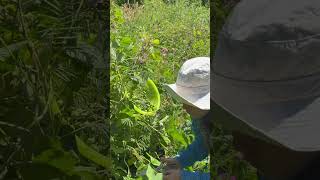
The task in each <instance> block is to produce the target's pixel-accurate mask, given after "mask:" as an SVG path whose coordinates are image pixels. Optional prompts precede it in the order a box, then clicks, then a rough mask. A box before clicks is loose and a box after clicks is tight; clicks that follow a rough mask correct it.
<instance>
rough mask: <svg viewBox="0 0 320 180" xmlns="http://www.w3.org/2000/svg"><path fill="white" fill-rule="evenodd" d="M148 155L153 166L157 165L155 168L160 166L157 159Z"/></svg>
mask: <svg viewBox="0 0 320 180" xmlns="http://www.w3.org/2000/svg"><path fill="white" fill-rule="evenodd" d="M147 155H148V156H149V157H150V162H151V164H153V165H155V166H160V164H161V163H160V161H158V160H157V159H156V158H154V157H152V156H151V155H150V154H149V153H147Z"/></svg>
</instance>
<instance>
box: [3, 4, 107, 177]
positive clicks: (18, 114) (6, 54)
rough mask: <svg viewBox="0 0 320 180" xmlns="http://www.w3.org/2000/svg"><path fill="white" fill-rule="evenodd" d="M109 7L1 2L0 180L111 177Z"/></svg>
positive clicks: (100, 5)
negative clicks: (106, 45)
mask: <svg viewBox="0 0 320 180" xmlns="http://www.w3.org/2000/svg"><path fill="white" fill-rule="evenodd" d="M106 7H107V6H106V4H103V3H101V2H100V3H97V1H89V0H81V1H76V0H70V1H64V0H53V1H47V0H30V1H22V0H1V1H0V75H1V79H0V87H1V88H0V134H1V136H0V166H1V167H0V179H8V180H10V179H24V180H37V179H39V180H44V179H46V180H47V179H48V180H49V179H86V180H91V179H92V180H93V179H105V178H106V177H108V176H109V177H110V166H111V165H110V158H109V157H108V156H106V154H107V152H108V149H109V143H108V141H107V139H108V137H109V132H108V126H107V125H108V123H106V120H107V114H106V87H107V86H106V79H107V72H106V67H107V66H106V59H107V56H106V55H107V53H106V52H107V50H106V47H105V44H106V43H105V39H106V35H107V33H106V25H105V24H106V23H105V22H106V17H107V9H106ZM76 134H77V139H75V135H76ZM99 152H100V153H99Z"/></svg>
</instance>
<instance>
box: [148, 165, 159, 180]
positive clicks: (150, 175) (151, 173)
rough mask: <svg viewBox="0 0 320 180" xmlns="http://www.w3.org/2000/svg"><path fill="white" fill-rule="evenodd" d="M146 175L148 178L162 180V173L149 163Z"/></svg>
mask: <svg viewBox="0 0 320 180" xmlns="http://www.w3.org/2000/svg"><path fill="white" fill-rule="evenodd" d="M146 176H147V177H148V179H149V180H162V173H157V172H156V171H155V170H154V169H152V167H151V166H150V165H148V168H147V172H146Z"/></svg>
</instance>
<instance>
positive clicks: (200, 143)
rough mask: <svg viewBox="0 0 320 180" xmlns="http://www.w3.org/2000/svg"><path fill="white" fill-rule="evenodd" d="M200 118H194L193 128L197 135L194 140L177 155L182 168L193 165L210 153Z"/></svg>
mask: <svg viewBox="0 0 320 180" xmlns="http://www.w3.org/2000/svg"><path fill="white" fill-rule="evenodd" d="M199 121H200V120H192V130H193V133H194V135H195V139H194V141H193V142H192V143H191V144H190V145H189V146H188V147H187V148H186V149H185V150H182V151H180V153H179V154H178V155H177V156H176V157H175V158H176V159H177V160H178V161H179V163H180V165H181V166H182V168H185V167H188V166H191V165H193V164H194V163H195V162H196V161H201V160H203V159H204V158H206V157H207V156H208V154H209V152H208V148H207V146H206V144H205V140H204V137H203V135H202V133H201V132H200V128H199Z"/></svg>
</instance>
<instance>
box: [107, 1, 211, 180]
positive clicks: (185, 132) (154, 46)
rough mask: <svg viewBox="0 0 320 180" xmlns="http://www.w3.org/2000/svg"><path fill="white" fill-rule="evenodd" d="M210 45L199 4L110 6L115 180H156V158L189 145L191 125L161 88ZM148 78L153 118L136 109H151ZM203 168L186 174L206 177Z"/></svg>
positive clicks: (203, 9)
mask: <svg viewBox="0 0 320 180" xmlns="http://www.w3.org/2000/svg"><path fill="white" fill-rule="evenodd" d="M209 44H210V35H209V8H208V7H207V6H202V5H201V1H199V2H189V1H176V2H175V3H165V2H163V1H160V0H152V1H145V2H144V4H143V5H138V4H130V5H129V4H124V5H122V6H119V5H117V4H116V3H115V2H112V6H111V76H110V80H111V90H110V92H111V109H112V112H111V153H112V157H113V159H114V164H113V168H112V170H113V171H112V174H113V175H114V176H115V178H116V179H121V178H122V177H125V179H133V178H138V177H139V174H143V173H145V174H146V175H147V176H148V177H149V179H152V178H157V177H152V178H151V176H152V171H154V170H153V169H154V168H155V167H157V166H158V165H159V164H160V163H159V157H160V156H164V155H165V156H167V157H169V156H174V155H176V154H177V152H178V150H181V149H182V148H184V147H186V146H187V144H189V143H191V141H192V139H193V135H192V133H191V129H190V123H191V122H190V119H189V117H188V115H187V114H186V113H185V112H184V111H183V110H182V107H181V104H180V103H178V102H176V101H174V100H173V99H172V98H171V97H169V96H168V94H167V92H165V91H164V89H163V85H164V84H165V83H174V82H175V80H176V76H177V73H178V70H179V67H180V66H181V64H182V63H183V62H184V61H185V60H187V59H189V58H192V57H197V56H209V50H210V47H209ZM148 78H150V79H151V80H153V82H154V83H155V84H156V86H157V88H158V90H159V92H160V95H161V105H160V109H159V110H158V111H157V113H156V114H155V115H154V116H146V115H141V114H140V113H138V112H137V111H136V110H135V109H134V106H135V105H137V106H140V107H142V108H144V109H147V108H148V107H149V106H148V105H149V104H150V103H149V102H148V100H147V97H148V96H149V94H147V93H146V87H145V83H146V81H147V79H148ZM207 165H208V163H207V161H203V162H199V163H198V164H196V165H195V166H193V167H190V168H189V170H206V171H208V168H207V167H206V166H207ZM145 170H147V171H145ZM142 177H143V176H142ZM159 177H160V176H159Z"/></svg>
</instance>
